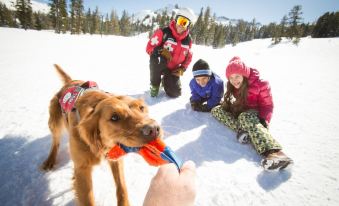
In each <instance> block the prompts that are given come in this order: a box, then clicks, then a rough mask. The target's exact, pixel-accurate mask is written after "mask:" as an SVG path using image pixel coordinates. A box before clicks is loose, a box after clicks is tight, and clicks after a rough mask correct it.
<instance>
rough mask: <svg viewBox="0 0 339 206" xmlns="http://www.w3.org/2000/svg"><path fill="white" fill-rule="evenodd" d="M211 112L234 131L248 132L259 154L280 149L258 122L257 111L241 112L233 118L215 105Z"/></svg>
mask: <svg viewBox="0 0 339 206" xmlns="http://www.w3.org/2000/svg"><path fill="white" fill-rule="evenodd" d="M211 114H212V116H214V117H215V118H216V119H217V120H218V121H220V122H221V123H223V124H224V125H226V126H227V127H229V128H230V129H232V130H234V131H235V132H238V131H239V130H242V131H246V132H248V134H249V137H250V140H251V143H252V145H253V146H254V148H255V150H256V151H257V152H258V153H259V154H261V155H262V154H263V153H265V152H267V151H269V150H281V149H282V147H281V145H280V144H279V143H278V142H277V141H276V140H275V139H274V138H273V137H272V135H271V133H270V132H269V130H268V129H267V128H265V127H264V126H263V125H262V124H261V123H260V121H259V117H258V112H257V111H254V110H249V111H246V112H242V113H241V114H240V115H239V116H238V118H234V117H233V115H232V114H231V113H229V112H226V111H225V110H223V109H222V107H221V106H216V107H214V108H213V109H212V111H211Z"/></svg>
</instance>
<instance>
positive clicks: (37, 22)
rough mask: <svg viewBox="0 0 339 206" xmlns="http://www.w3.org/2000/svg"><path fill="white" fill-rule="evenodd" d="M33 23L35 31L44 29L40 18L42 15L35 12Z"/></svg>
mask: <svg viewBox="0 0 339 206" xmlns="http://www.w3.org/2000/svg"><path fill="white" fill-rule="evenodd" d="M33 22H34V29H36V30H39V31H40V30H41V29H42V28H43V26H42V19H41V17H40V13H39V12H34V13H33Z"/></svg>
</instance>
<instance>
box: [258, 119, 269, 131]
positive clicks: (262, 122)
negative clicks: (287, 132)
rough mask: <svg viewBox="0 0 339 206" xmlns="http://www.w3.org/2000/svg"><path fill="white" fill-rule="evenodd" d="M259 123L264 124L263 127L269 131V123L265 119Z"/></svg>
mask: <svg viewBox="0 0 339 206" xmlns="http://www.w3.org/2000/svg"><path fill="white" fill-rule="evenodd" d="M259 121H260V123H261V124H262V126H264V127H265V128H266V129H268V123H267V122H266V120H265V119H262V118H260V119H259Z"/></svg>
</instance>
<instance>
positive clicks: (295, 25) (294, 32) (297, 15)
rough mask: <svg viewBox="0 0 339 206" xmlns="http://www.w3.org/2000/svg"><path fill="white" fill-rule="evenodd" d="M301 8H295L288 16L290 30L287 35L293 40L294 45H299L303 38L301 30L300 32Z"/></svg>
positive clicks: (298, 6)
mask: <svg viewBox="0 0 339 206" xmlns="http://www.w3.org/2000/svg"><path fill="white" fill-rule="evenodd" d="M301 15H302V12H301V6H300V5H297V6H294V7H293V9H292V10H291V11H290V12H289V14H288V16H289V18H288V20H289V22H288V24H289V29H288V33H287V37H288V38H289V39H291V40H292V42H293V43H294V44H296V45H297V44H298V43H299V41H300V37H301V30H300V26H299V25H300V23H301V20H302V18H301Z"/></svg>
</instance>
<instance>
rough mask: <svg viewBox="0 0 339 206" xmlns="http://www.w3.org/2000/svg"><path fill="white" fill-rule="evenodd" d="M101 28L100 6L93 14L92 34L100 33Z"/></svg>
mask: <svg viewBox="0 0 339 206" xmlns="http://www.w3.org/2000/svg"><path fill="white" fill-rule="evenodd" d="M99 29H100V16H99V8H98V7H96V8H95V11H94V12H93V13H92V15H91V27H90V34H98V33H99Z"/></svg>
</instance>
